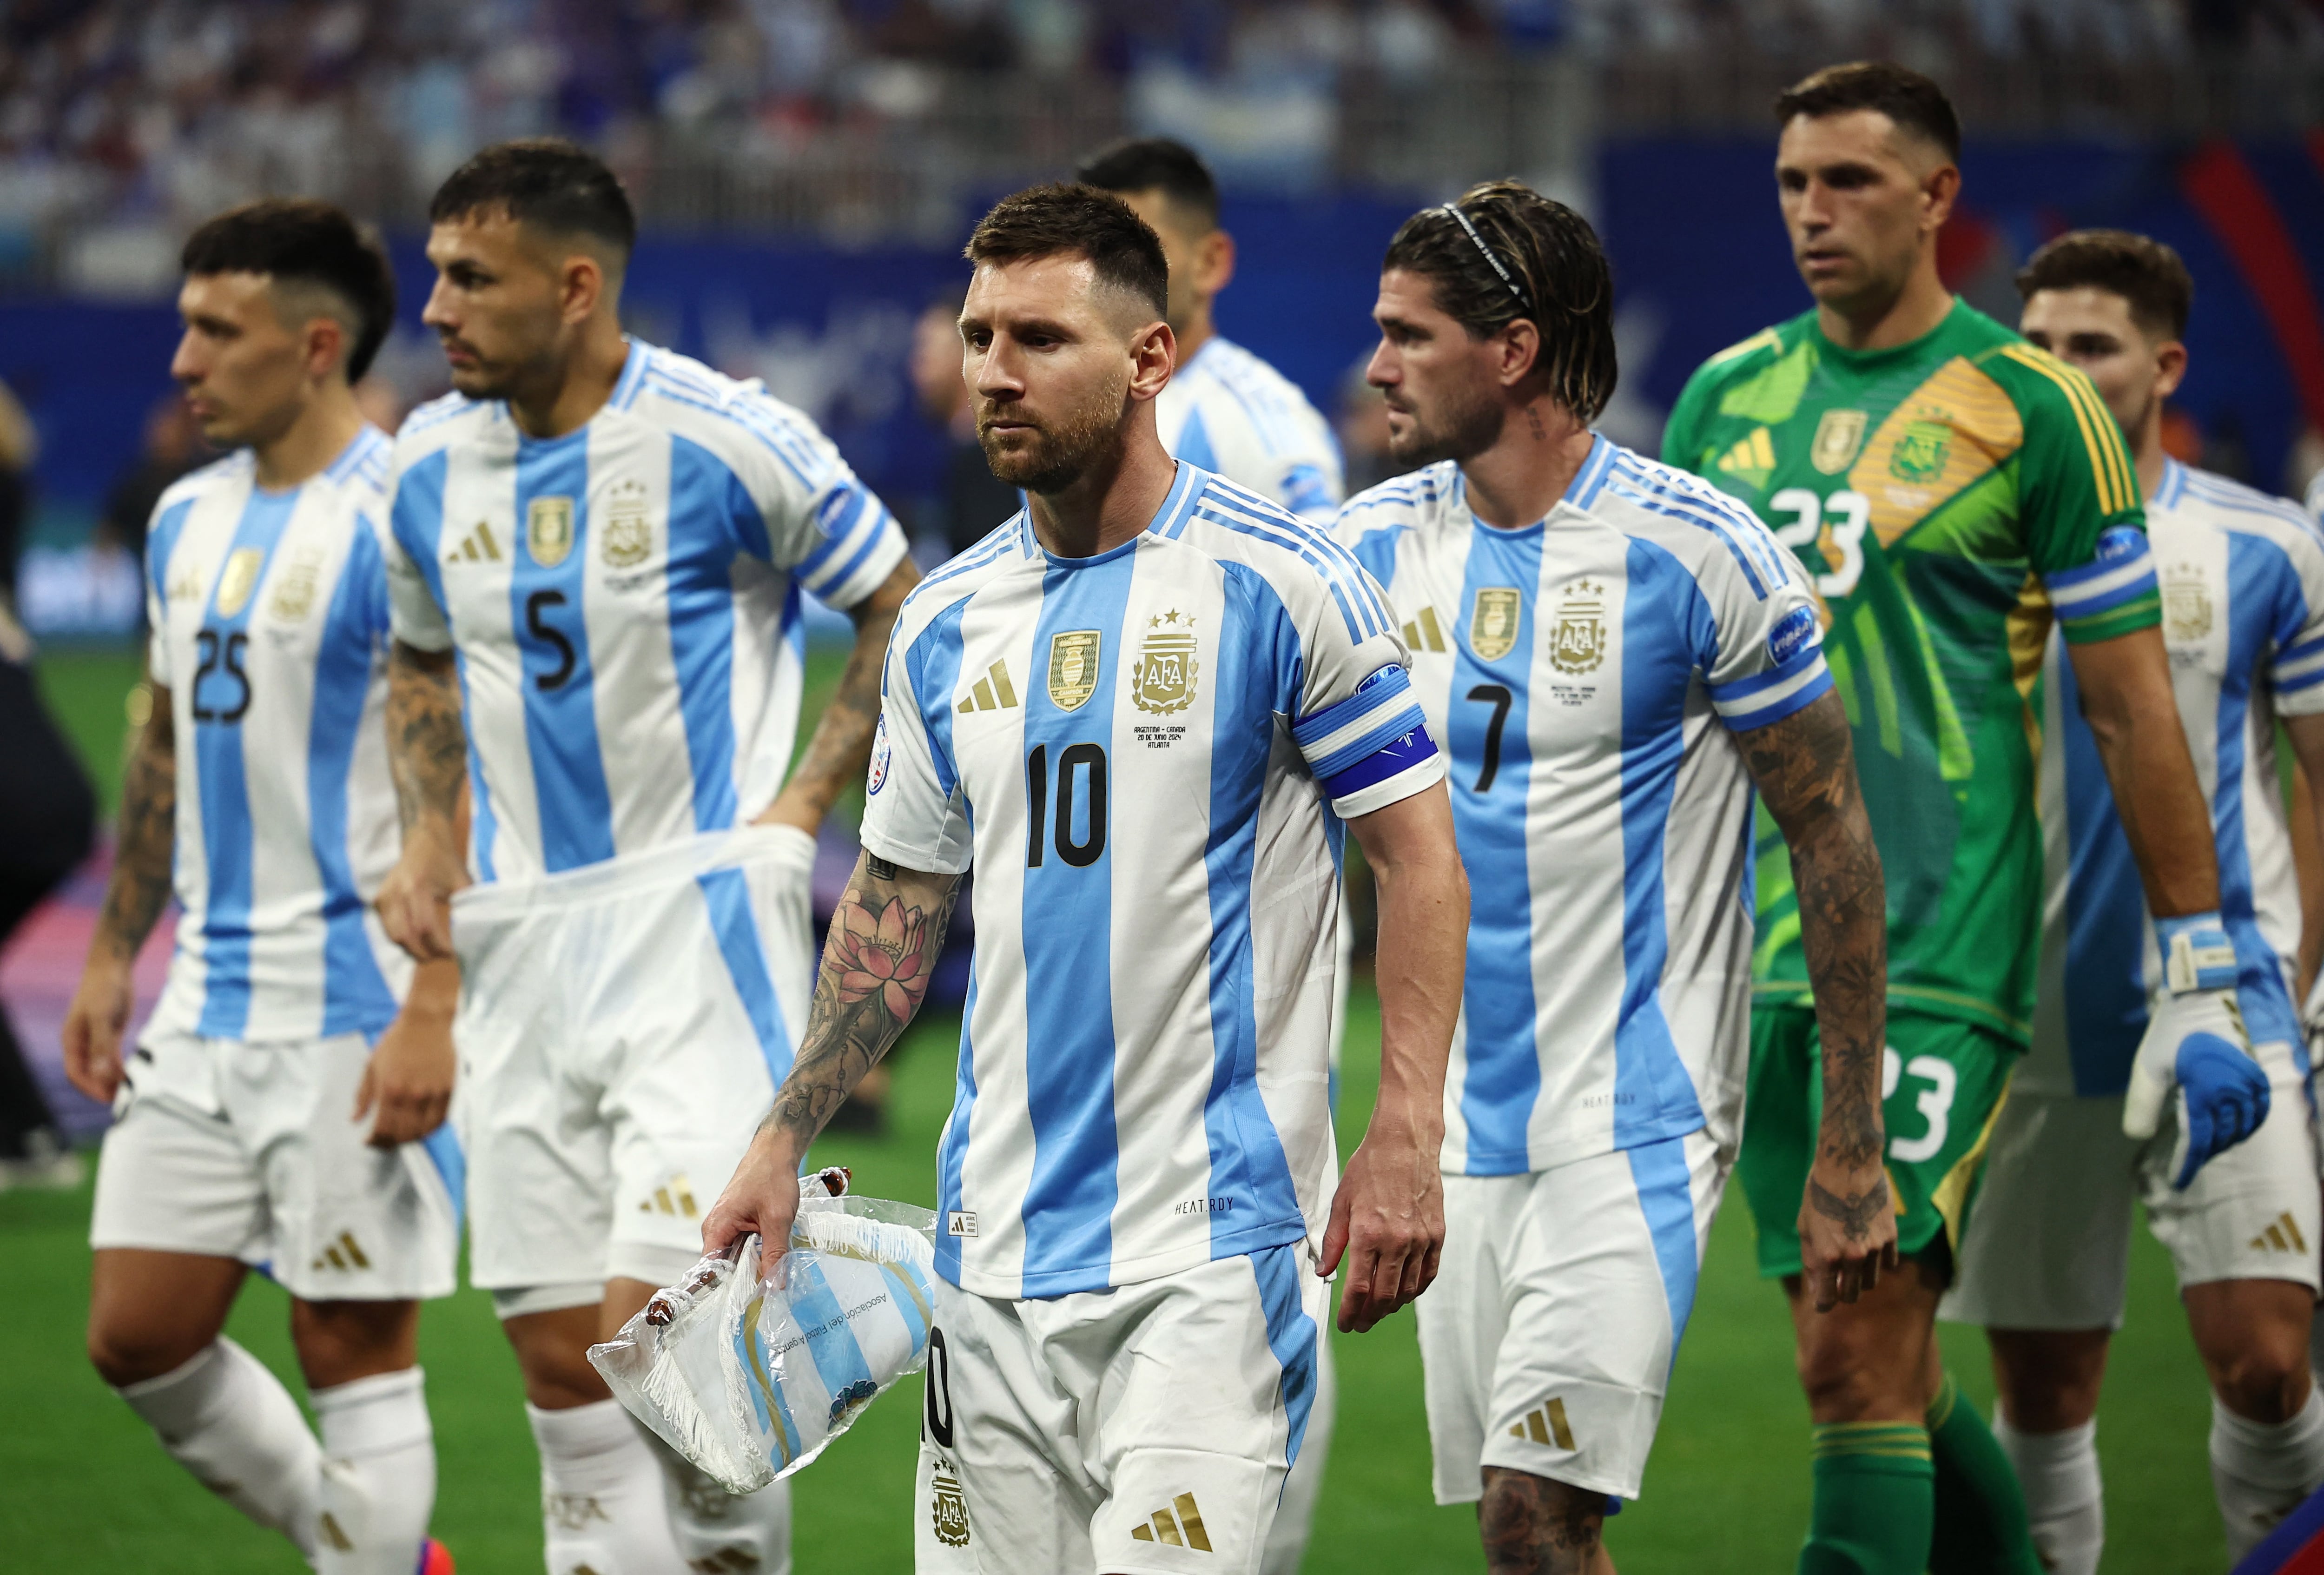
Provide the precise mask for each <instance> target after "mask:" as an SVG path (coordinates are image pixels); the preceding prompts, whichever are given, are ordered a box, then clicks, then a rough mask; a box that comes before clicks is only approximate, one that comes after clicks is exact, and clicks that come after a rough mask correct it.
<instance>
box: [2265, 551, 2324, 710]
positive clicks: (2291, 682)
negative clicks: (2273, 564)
mask: <svg viewBox="0 0 2324 1575" xmlns="http://www.w3.org/2000/svg"><path fill="white" fill-rule="evenodd" d="M2284 559H2285V563H2284V573H2283V584H2282V590H2281V592H2280V593H2279V594H2278V596H2277V598H2276V626H2275V652H2274V655H2273V658H2272V659H2271V660H2270V663H2269V668H2268V678H2269V681H2270V683H2271V684H2272V685H2273V689H2274V690H2275V710H2276V714H2277V715H2278V716H2283V717H2312V716H2315V715H2317V714H2318V713H2319V712H2324V537H2319V535H2318V533H2317V529H2316V527H2315V526H2314V525H2312V524H2310V523H2308V522H2307V521H2305V520H2302V521H2301V522H2300V525H2299V528H2297V529H2295V530H2294V531H2292V532H2291V533H2289V539H2288V540H2287V541H2286V542H2285V544H2284Z"/></svg>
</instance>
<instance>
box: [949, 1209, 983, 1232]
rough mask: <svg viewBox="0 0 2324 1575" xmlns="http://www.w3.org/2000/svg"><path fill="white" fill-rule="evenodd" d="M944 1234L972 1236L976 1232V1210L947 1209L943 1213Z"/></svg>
mask: <svg viewBox="0 0 2324 1575" xmlns="http://www.w3.org/2000/svg"><path fill="white" fill-rule="evenodd" d="M975 1234H976V1210H975V1209H952V1210H950V1211H948V1212H947V1213H946V1214H945V1235H946V1236H974V1235H975Z"/></svg>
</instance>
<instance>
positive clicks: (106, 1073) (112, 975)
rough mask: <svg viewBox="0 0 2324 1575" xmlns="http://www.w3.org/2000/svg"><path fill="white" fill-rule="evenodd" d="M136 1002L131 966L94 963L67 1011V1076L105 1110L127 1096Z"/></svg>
mask: <svg viewBox="0 0 2324 1575" xmlns="http://www.w3.org/2000/svg"><path fill="white" fill-rule="evenodd" d="M134 999H135V991H134V987H133V986H132V984H131V981H130V974H129V965H128V964H126V963H121V962H114V961H110V960H99V959H96V958H91V959H89V964H88V968H87V969H86V970H85V971H84V972H83V973H82V974H81V976H80V985H79V987H78V988H76V989H75V990H74V991H73V998H72V1005H69V1006H68V1007H66V1008H65V1030H64V1052H65V1077H66V1079H68V1080H69V1081H70V1082H71V1084H72V1086H73V1087H74V1088H76V1089H79V1090H80V1091H81V1092H82V1093H84V1094H87V1095H88V1097H89V1098H92V1099H95V1100H96V1101H97V1103H98V1104H100V1105H110V1104H111V1103H113V1097H114V1095H115V1094H117V1093H119V1092H120V1091H121V1077H122V1072H121V1036H122V1035H123V1034H124V1033H127V1032H128V1029H129V1009H130V1006H131V1005H132V1003H133V1002H134Z"/></svg>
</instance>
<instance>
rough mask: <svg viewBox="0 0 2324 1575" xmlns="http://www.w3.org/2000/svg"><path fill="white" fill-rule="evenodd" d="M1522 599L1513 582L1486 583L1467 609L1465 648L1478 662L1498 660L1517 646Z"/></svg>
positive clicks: (1522, 612)
mask: <svg viewBox="0 0 2324 1575" xmlns="http://www.w3.org/2000/svg"><path fill="white" fill-rule="evenodd" d="M1523 615H1524V599H1523V598H1521V597H1520V596H1519V595H1518V593H1517V587H1516V586H1514V585H1489V586H1486V587H1484V588H1481V589H1480V590H1479V591H1478V592H1477V605H1476V606H1475V607H1471V609H1470V610H1469V649H1470V650H1471V651H1472V652H1474V653H1476V657H1477V660H1478V661H1480V662H1499V660H1500V659H1501V658H1502V657H1504V656H1507V655H1508V653H1510V652H1511V651H1514V650H1515V649H1517V625H1518V623H1519V622H1520V621H1521V620H1522V617H1523Z"/></svg>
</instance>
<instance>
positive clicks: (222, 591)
mask: <svg viewBox="0 0 2324 1575" xmlns="http://www.w3.org/2000/svg"><path fill="white" fill-rule="evenodd" d="M265 561H266V554H265V553H264V552H263V551H259V549H257V548H255V547H236V548H235V550H234V551H232V552H229V553H227V554H226V567H225V568H224V569H222V570H219V571H218V582H217V611H218V616H219V617H221V618H230V617H233V616H235V614H237V613H239V612H241V611H242V609H243V608H244V607H247V606H249V605H250V593H251V591H252V590H254V588H256V587H257V585H258V568H259V565H260V564H262V563H263V562H265Z"/></svg>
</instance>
